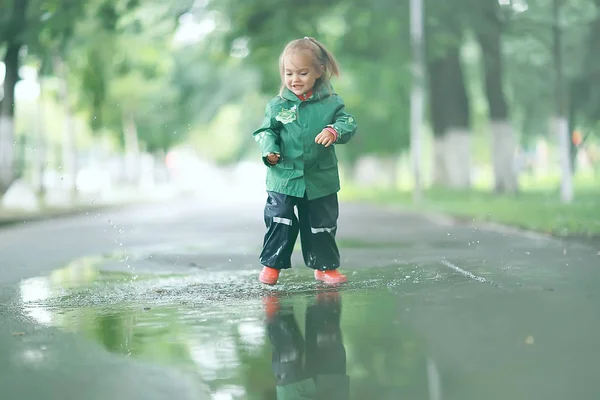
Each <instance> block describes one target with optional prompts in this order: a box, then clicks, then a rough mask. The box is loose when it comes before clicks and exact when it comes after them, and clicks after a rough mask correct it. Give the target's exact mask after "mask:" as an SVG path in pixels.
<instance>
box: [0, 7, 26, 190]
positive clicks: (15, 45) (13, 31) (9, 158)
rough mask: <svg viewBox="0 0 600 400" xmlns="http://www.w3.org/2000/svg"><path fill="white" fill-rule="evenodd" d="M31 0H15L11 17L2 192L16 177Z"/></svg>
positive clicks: (1, 133)
mask: <svg viewBox="0 0 600 400" xmlns="http://www.w3.org/2000/svg"><path fill="white" fill-rule="evenodd" d="M28 5H29V0H13V6H12V10H13V12H12V16H11V18H10V19H9V23H8V29H7V30H6V32H7V34H8V35H7V37H8V38H9V40H7V41H6V53H5V55H4V66H5V68H6V73H5V78H4V98H3V99H2V100H1V101H0V196H2V195H3V194H4V193H6V191H7V190H8V188H9V187H10V185H11V184H12V183H13V181H14V179H15V170H14V167H15V165H14V163H15V146H14V143H15V125H14V116H15V86H16V85H17V82H18V80H19V65H20V63H19V53H20V51H21V48H22V46H23V30H24V29H25V23H26V21H25V16H26V14H27V7H28Z"/></svg>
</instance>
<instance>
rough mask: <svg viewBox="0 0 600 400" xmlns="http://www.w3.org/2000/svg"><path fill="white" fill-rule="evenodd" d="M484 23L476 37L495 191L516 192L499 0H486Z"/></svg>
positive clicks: (513, 136) (513, 138) (514, 140)
mask: <svg viewBox="0 0 600 400" xmlns="http://www.w3.org/2000/svg"><path fill="white" fill-rule="evenodd" d="M483 5H484V9H483V21H484V22H485V24H484V25H485V26H482V27H481V28H480V29H479V32H477V40H478V41H479V46H480V48H481V52H482V54H483V69H484V75H485V92H486V97H487V102H488V108H489V116H490V125H491V130H492V165H493V168H494V181H495V191H496V192H498V193H503V192H508V193H515V192H517V191H518V179H517V171H516V165H515V148H516V137H515V130H514V127H513V125H512V123H511V122H510V120H509V116H508V107H507V105H506V98H505V96H504V90H503V77H504V75H503V73H504V72H503V67H502V57H503V56H502V22H501V21H500V19H499V17H498V2H491V1H488V0H486V1H484V2H483Z"/></svg>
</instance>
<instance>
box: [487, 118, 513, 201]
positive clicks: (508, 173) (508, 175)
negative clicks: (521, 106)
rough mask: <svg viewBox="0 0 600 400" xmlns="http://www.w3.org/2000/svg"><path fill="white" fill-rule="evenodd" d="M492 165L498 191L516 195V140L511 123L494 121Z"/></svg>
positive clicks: (492, 123)
mask: <svg viewBox="0 0 600 400" xmlns="http://www.w3.org/2000/svg"><path fill="white" fill-rule="evenodd" d="M491 129H492V164H493V167H494V179H495V186H496V191H498V192H500V193H516V192H517V190H518V187H519V185H518V179H517V169H516V162H515V150H516V138H515V131H514V128H513V126H512V124H511V123H510V121H492V122H491Z"/></svg>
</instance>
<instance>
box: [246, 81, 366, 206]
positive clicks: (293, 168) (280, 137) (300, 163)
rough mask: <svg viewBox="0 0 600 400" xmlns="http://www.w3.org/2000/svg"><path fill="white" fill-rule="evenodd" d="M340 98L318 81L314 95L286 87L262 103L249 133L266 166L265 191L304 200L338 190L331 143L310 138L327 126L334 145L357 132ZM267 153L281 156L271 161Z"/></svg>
mask: <svg viewBox="0 0 600 400" xmlns="http://www.w3.org/2000/svg"><path fill="white" fill-rule="evenodd" d="M344 108H345V106H344V102H343V100H342V98H341V97H340V96H338V95H337V94H336V93H335V92H334V91H333V89H332V88H327V87H325V86H324V85H321V84H318V88H315V90H314V93H313V95H312V96H311V97H310V98H308V99H307V100H304V101H302V100H300V99H298V97H297V96H296V95H295V94H294V93H292V92H291V91H290V90H289V89H287V88H285V89H284V91H283V93H282V94H281V96H277V97H275V98H273V99H272V100H271V101H269V103H268V104H267V107H266V110H265V118H264V121H263V124H262V126H261V127H260V128H259V129H258V130H256V131H255V132H254V133H253V136H254V139H255V140H256V141H257V142H258V144H259V145H260V149H261V151H262V158H263V162H264V163H265V165H267V167H269V168H268V170H267V190H268V191H272V192H277V193H282V194H286V195H289V196H295V197H304V194H305V193H306V195H307V197H308V199H309V200H313V199H317V198H320V197H323V196H327V195H330V194H333V193H337V192H338V191H339V190H340V178H339V172H338V160H337V157H336V154H335V146H334V145H331V146H329V147H325V146H323V145H321V144H317V143H315V137H316V136H317V135H318V134H319V133H320V132H321V131H322V130H323V129H324V128H325V127H327V126H331V127H333V128H334V129H335V130H336V131H337V132H338V134H339V137H338V140H337V142H336V144H344V143H347V142H348V141H349V140H350V138H352V136H353V135H354V134H355V132H356V121H355V120H354V118H353V117H352V116H351V115H350V114H348V113H346V112H345V110H344ZM269 153H278V154H280V155H281V158H280V160H279V163H277V164H275V165H270V164H269V163H268V162H267V159H266V156H267V154H269Z"/></svg>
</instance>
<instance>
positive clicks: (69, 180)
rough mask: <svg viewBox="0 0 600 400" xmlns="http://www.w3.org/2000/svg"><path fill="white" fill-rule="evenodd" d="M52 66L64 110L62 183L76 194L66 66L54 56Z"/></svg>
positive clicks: (72, 128)
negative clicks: (57, 79) (58, 82)
mask: <svg viewBox="0 0 600 400" xmlns="http://www.w3.org/2000/svg"><path fill="white" fill-rule="evenodd" d="M54 66H55V69H56V72H57V74H58V77H59V80H60V84H59V85H60V87H59V97H60V102H61V104H62V106H63V110H64V124H63V137H62V165H61V167H62V168H61V169H62V171H63V173H62V175H63V184H64V186H65V188H66V189H67V191H68V194H69V196H70V197H71V199H72V198H74V197H76V194H77V186H76V183H77V182H76V180H77V154H76V145H75V125H74V121H73V114H74V113H73V107H72V105H71V99H70V94H69V82H68V73H67V66H66V65H65V63H64V61H63V60H62V59H61V58H60V57H59V56H56V57H55V58H54Z"/></svg>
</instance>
